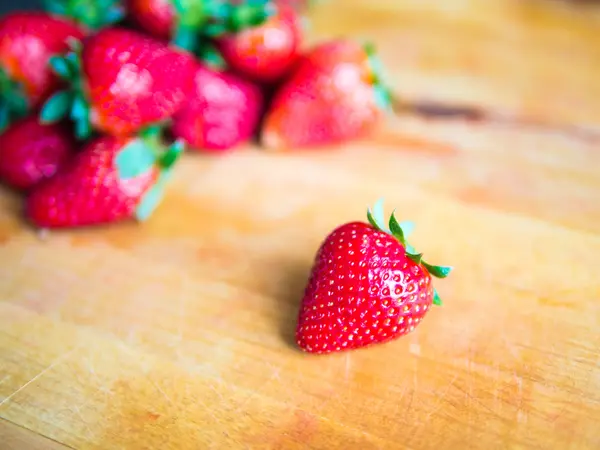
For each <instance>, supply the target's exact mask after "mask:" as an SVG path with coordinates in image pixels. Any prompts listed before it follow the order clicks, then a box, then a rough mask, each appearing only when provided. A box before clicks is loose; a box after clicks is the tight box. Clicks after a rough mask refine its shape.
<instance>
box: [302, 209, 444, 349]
mask: <svg viewBox="0 0 600 450" xmlns="http://www.w3.org/2000/svg"><path fill="white" fill-rule="evenodd" d="M367 216H368V218H369V222H370V224H367V223H363V222H352V223H347V224H345V225H342V226H341V227H339V228H337V229H336V230H334V231H333V232H332V233H331V234H330V235H329V236H327V238H326V239H325V241H324V243H323V244H322V245H321V247H320V249H319V251H318V253H317V256H316V260H315V263H314V267H313V270H312V273H311V276H310V280H309V282H308V286H307V288H306V292H305V294H304V298H303V300H302V305H301V309H300V313H299V319H298V327H297V329H296V339H297V342H298V345H299V346H300V348H301V349H302V350H304V351H307V352H310V353H331V352H337V351H343V350H350V349H356V348H360V347H366V346H369V345H372V344H377V343H383V342H387V341H390V340H393V339H396V338H398V337H400V336H403V335H405V334H407V333H409V332H411V331H413V330H414V328H415V327H416V326H417V325H418V324H419V323H420V322H421V320H422V319H423V317H424V316H425V314H426V313H427V311H429V309H430V307H431V305H432V303H433V304H440V303H441V302H440V299H439V296H438V295H437V292H436V291H435V290H434V288H433V286H432V282H431V275H434V276H436V277H440V278H444V277H446V276H447V275H448V274H449V273H450V270H451V268H450V267H438V266H431V265H429V264H427V263H426V262H425V261H423V260H422V255H421V254H416V253H415V252H414V249H412V247H410V246H409V245H408V244H407V243H406V240H405V238H406V236H405V235H406V234H407V231H408V230H406V229H405V228H408V227H407V226H406V225H405V226H402V225H400V224H398V222H397V221H396V219H395V218H394V215H393V214H392V216H391V218H390V221H389V229H388V227H387V226H386V224H385V221H384V220H383V209H382V205H381V202H378V204H377V205H376V207H375V208H374V210H373V214H372V213H371V212H370V211H369V213H368V215H367Z"/></svg>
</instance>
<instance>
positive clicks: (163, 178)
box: [135, 140, 185, 221]
mask: <svg viewBox="0 0 600 450" xmlns="http://www.w3.org/2000/svg"><path fill="white" fill-rule="evenodd" d="M184 149H185V146H184V144H183V142H182V141H180V140H177V141H175V142H174V143H173V144H172V145H171V146H170V147H169V148H168V149H167V150H166V151H165V153H164V155H163V156H162V157H161V158H160V159H159V161H158V163H159V165H160V167H161V172H160V175H159V177H158V179H157V180H156V183H155V184H154V186H152V188H151V189H149V190H148V192H146V194H145V195H144V196H143V197H142V199H141V201H140V203H138V205H137V208H136V210H135V216H136V219H137V220H139V221H144V220H146V219H147V218H148V217H150V216H151V215H152V213H153V212H154V210H155V209H156V207H157V206H158V205H159V204H160V202H161V201H162V199H163V196H164V190H165V186H166V184H167V182H168V181H169V179H170V178H171V174H172V168H173V165H174V163H175V162H176V161H177V160H178V159H179V156H180V155H181V154H182V153H183V151H184Z"/></svg>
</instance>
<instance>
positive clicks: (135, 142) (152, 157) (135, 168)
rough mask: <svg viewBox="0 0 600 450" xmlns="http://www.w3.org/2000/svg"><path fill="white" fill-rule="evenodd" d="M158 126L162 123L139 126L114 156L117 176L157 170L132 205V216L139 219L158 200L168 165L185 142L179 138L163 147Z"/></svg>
mask: <svg viewBox="0 0 600 450" xmlns="http://www.w3.org/2000/svg"><path fill="white" fill-rule="evenodd" d="M162 130H163V125H154V126H151V127H148V128H146V129H144V130H142V131H141V132H140V133H139V134H138V136H137V137H136V138H135V139H132V140H131V141H130V142H129V143H128V144H127V145H126V146H125V147H123V148H122V149H121V151H119V153H118V154H117V156H116V157H115V165H116V168H117V173H118V175H119V178H120V179H121V180H128V179H131V178H135V177H138V176H140V175H142V174H144V173H146V172H148V170H151V169H152V168H157V169H158V171H159V175H158V178H157V179H156V181H155V183H154V185H153V186H152V187H151V188H150V189H149V190H148V191H147V192H146V193H145V194H144V195H143V196H142V199H141V200H140V202H139V203H138V205H137V207H136V211H135V215H136V219H137V220H140V221H143V220H146V219H147V218H149V217H150V216H151V215H152V213H153V212H154V210H155V209H156V208H157V207H158V205H159V204H160V202H161V200H162V198H163V194H164V189H165V186H166V184H167V182H168V180H169V179H170V177H171V172H172V169H173V167H174V166H175V163H176V162H177V161H178V160H179V157H180V156H181V154H182V153H183V152H184V150H185V145H184V144H183V141H180V140H177V141H175V142H174V143H172V144H171V145H170V146H168V147H165V145H164V143H163V141H162Z"/></svg>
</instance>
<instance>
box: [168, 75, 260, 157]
mask: <svg viewBox="0 0 600 450" xmlns="http://www.w3.org/2000/svg"><path fill="white" fill-rule="evenodd" d="M263 103H264V101H263V93H262V91H261V89H260V88H259V87H258V86H256V85H255V84H253V83H252V82H250V81H247V80H245V79H243V78H240V77H239V76H237V75H235V74H232V73H227V72H217V71H215V70H213V69H211V68H209V67H206V66H204V65H199V67H198V70H197V72H196V77H195V90H194V92H193V94H192V95H191V96H190V98H189V100H188V101H187V103H186V104H185V105H184V106H183V108H182V109H181V110H180V111H179V112H178V113H177V114H175V116H174V117H173V121H172V122H173V125H172V132H173V135H174V136H175V137H176V138H181V139H183V140H184V141H185V142H186V143H187V144H188V145H189V146H190V147H191V148H195V149H203V150H213V151H220V150H226V149H230V148H232V147H235V146H237V145H238V144H240V143H242V142H245V141H247V140H249V139H250V138H251V137H252V135H253V134H254V132H255V130H256V128H257V126H258V122H259V120H260V115H261V112H262V108H263Z"/></svg>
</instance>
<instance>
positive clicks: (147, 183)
mask: <svg viewBox="0 0 600 450" xmlns="http://www.w3.org/2000/svg"><path fill="white" fill-rule="evenodd" d="M301 3H302V2H301V1H293V0H245V1H244V0H234V1H225V0H127V1H123V2H121V1H117V0H85V1H83V0H48V1H47V2H46V11H44V12H41V11H40V12H15V13H11V14H9V15H6V16H4V17H2V18H1V19H0V132H1V134H0V180H2V181H3V182H4V183H5V184H8V185H9V186H12V187H14V188H16V189H19V190H22V191H24V192H26V194H27V195H26V208H25V211H26V216H27V218H28V219H29V221H30V222H32V223H33V224H34V225H35V226H38V227H43V228H61V227H62V228H65V227H77V226H86V225H94V224H106V223H112V222H115V221H119V220H124V219H131V218H137V219H140V220H143V219H145V218H147V217H149V216H150V215H151V214H152V212H153V210H154V209H155V208H156V206H157V205H158V204H159V202H160V200H161V197H162V192H163V190H164V186H165V183H166V182H167V181H168V179H169V175H170V173H171V172H172V168H173V166H174V163H176V162H177V161H178V157H179V155H180V154H181V153H182V152H183V151H184V150H188V151H205V152H223V151H226V150H230V149H234V148H239V147H240V145H241V144H242V143H245V142H247V141H249V140H251V139H254V138H256V139H257V140H258V142H259V146H260V147H262V148H265V149H283V148H302V147H309V146H310V147H315V146H321V145H327V144H338V143H341V142H345V141H347V140H350V139H354V138H357V137H359V136H363V135H365V134H366V133H368V132H369V131H370V130H371V129H372V128H373V126H374V125H375V123H376V122H377V121H378V119H379V117H380V116H381V115H382V113H384V112H385V111H386V109H388V108H389V106H390V95H389V92H388V90H387V89H386V87H385V86H384V84H383V83H382V80H381V75H380V72H381V69H380V64H379V62H378V59H377V56H376V55H375V52H374V50H373V48H372V47H369V46H364V45H361V44H358V43H356V42H354V41H352V40H346V39H336V40H331V41H326V42H321V43H318V44H316V45H314V46H312V47H310V48H304V47H303V25H302V24H303V23H304V22H303V20H304V18H303V17H302V9H303V5H301ZM304 6H305V5H304Z"/></svg>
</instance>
